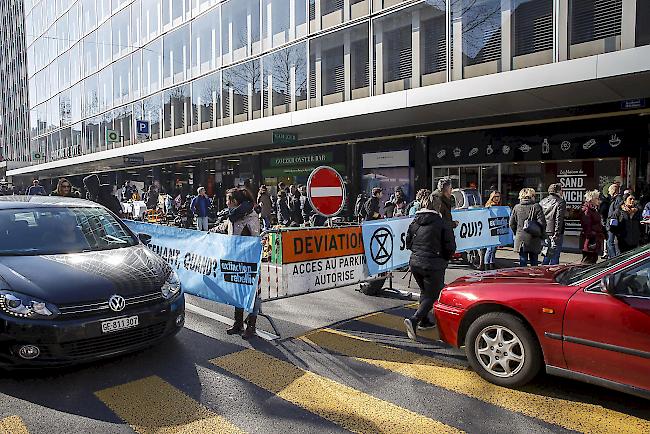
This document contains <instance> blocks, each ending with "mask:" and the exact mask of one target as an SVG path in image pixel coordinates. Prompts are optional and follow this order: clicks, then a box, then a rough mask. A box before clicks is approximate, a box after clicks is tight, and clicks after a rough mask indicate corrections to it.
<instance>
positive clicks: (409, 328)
mask: <svg viewBox="0 0 650 434" xmlns="http://www.w3.org/2000/svg"><path fill="white" fill-rule="evenodd" d="M414 323H415V321H413V320H412V319H411V318H406V319H404V325H405V326H406V334H407V335H408V336H409V339H411V340H414V341H415V340H417V338H418V335H417V332H416V331H415V327H413V324H414Z"/></svg>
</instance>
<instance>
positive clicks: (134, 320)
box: [102, 316, 138, 333]
mask: <svg viewBox="0 0 650 434" xmlns="http://www.w3.org/2000/svg"><path fill="white" fill-rule="evenodd" d="M137 325H138V317H137V316H130V317H128V318H120V319H112V320H110V321H104V322H102V333H112V332H116V331H118V330H124V329H130V328H133V327H137Z"/></svg>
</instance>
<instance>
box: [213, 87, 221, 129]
mask: <svg viewBox="0 0 650 434" xmlns="http://www.w3.org/2000/svg"><path fill="white" fill-rule="evenodd" d="M212 113H214V115H213V116H212V125H210V126H211V127H216V126H218V125H219V124H220V122H219V120H220V119H221V117H222V116H223V115H222V113H221V107H219V91H218V90H217V89H213V90H212Z"/></svg>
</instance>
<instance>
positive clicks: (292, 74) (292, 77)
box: [289, 63, 296, 111]
mask: <svg viewBox="0 0 650 434" xmlns="http://www.w3.org/2000/svg"><path fill="white" fill-rule="evenodd" d="M289 92H290V94H291V103H290V105H289V110H290V111H295V110H296V65H295V63H294V64H292V65H291V69H290V70H289Z"/></svg>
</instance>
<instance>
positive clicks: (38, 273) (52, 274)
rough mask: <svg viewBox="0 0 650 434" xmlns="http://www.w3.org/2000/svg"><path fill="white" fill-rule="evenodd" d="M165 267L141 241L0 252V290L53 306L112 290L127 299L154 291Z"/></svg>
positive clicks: (92, 298) (91, 298) (92, 299)
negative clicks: (69, 250)
mask: <svg viewBox="0 0 650 434" xmlns="http://www.w3.org/2000/svg"><path fill="white" fill-rule="evenodd" d="M170 270H171V269H170V267H169V265H167V263H166V262H165V261H163V260H162V259H161V258H160V257H159V256H156V255H155V254H154V253H153V252H151V251H150V250H149V249H148V248H147V247H145V246H143V245H137V246H133V247H125V248H121V249H113V250H104V251H97V252H85V253H74V254H64V255H43V256H0V288H1V287H3V286H8V288H7V289H9V290H11V291H15V292H19V293H21V294H25V295H29V296H32V297H35V298H39V299H41V300H45V301H48V302H50V303H54V304H57V305H69V304H75V305H76V304H81V303H84V302H95V301H104V300H108V298H109V297H110V296H111V295H113V294H119V295H122V296H124V297H130V296H134V295H140V294H147V293H151V292H155V291H158V290H160V287H161V286H162V285H163V283H164V282H165V280H166V279H167V277H168V276H169V273H170ZM3 281H4V282H3ZM5 282H6V285H4V284H3V283H5Z"/></svg>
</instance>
